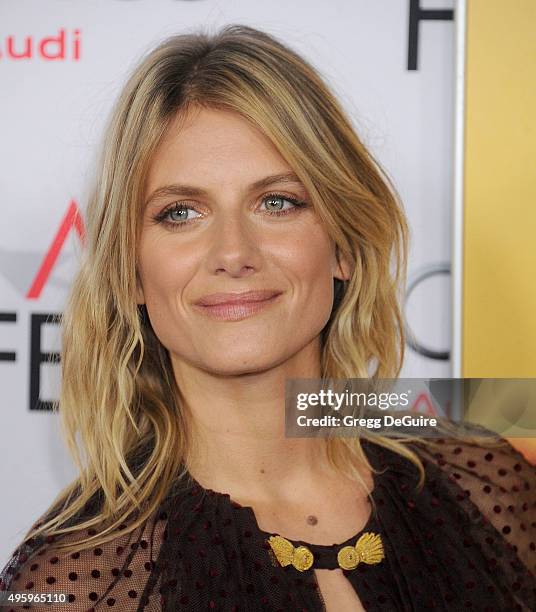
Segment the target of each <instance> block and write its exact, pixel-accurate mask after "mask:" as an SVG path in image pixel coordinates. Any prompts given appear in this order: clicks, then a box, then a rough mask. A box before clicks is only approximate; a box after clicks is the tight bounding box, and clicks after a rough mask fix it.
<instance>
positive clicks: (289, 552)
mask: <svg viewBox="0 0 536 612" xmlns="http://www.w3.org/2000/svg"><path fill="white" fill-rule="evenodd" d="M267 541H268V543H269V544H270V547H271V549H272V551H273V553H274V555H275V558H276V559H277V561H278V562H279V564H280V565H281V566H282V567H286V566H287V565H292V566H293V567H295V568H296V569H297V570H299V571H300V572H304V571H306V570H308V569H309V568H311V567H312V566H313V563H314V555H313V553H312V552H311V550H310V549H309V548H307V546H297V547H295V546H294V545H293V544H292V542H289V541H288V540H287V539H286V538H284V537H283V536H280V535H272V536H270V537H269V538H268V540H267ZM384 558H385V553H384V550H383V542H382V539H381V536H380V535H379V534H377V533H372V532H369V531H367V532H365V533H363V534H362V535H361V536H360V537H359V539H358V540H357V542H356V543H355V544H354V546H343V547H342V548H341V549H340V550H339V552H338V554H337V561H338V563H339V566H340V567H342V569H345V570H353V569H355V568H356V567H357V566H358V565H359V563H367V564H368V565H374V564H376V563H380V561H381V560H382V559H384Z"/></svg>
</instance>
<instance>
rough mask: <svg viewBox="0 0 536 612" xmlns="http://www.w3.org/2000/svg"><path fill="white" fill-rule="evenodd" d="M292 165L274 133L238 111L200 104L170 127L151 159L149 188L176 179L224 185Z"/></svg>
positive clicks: (178, 118) (175, 120)
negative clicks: (273, 139) (279, 148)
mask: <svg viewBox="0 0 536 612" xmlns="http://www.w3.org/2000/svg"><path fill="white" fill-rule="evenodd" d="M289 170H290V167H289V166H288V164H287V163H286V161H285V160H284V158H283V157H282V156H281V155H280V153H279V152H278V151H277V149H276V147H275V145H274V144H273V143H272V142H271V141H270V140H269V138H268V137H267V136H265V135H264V134H263V133H262V132H261V131H260V130H259V129H258V128H256V127H255V126H253V125H252V124H251V123H249V122H248V121H247V120H246V119H244V118H243V117H241V116H240V115H239V114H238V113H233V112H230V111H225V110H216V109H207V108H199V107H197V108H195V109H192V110H190V111H189V112H188V113H187V114H185V115H177V116H176V117H175V118H174V119H173V120H172V122H171V123H170V125H169V126H168V129H167V131H166V133H165V134H164V137H163V139H162V141H161V142H160V144H159V146H158V148H157V150H156V152H155V155H154V157H153V159H152V160H151V164H150V167H149V174H148V183H147V190H148V191H149V192H150V191H151V190H152V189H155V188H157V187H159V186H160V185H162V184H164V183H167V182H169V181H171V180H173V181H177V180H184V181H187V182H188V183H193V182H201V183H203V184H206V183H207V182H208V183H210V182H212V183H219V184H220V185H221V184H226V183H229V182H231V181H235V180H243V181H249V180H250V179H255V178H258V176H259V175H260V174H263V173H274V172H285V171H289Z"/></svg>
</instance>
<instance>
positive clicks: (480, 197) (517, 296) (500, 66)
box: [462, 0, 536, 378]
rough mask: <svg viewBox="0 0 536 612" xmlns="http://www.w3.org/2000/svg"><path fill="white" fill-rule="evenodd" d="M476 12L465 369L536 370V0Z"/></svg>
mask: <svg viewBox="0 0 536 612" xmlns="http://www.w3.org/2000/svg"><path fill="white" fill-rule="evenodd" d="M467 11H468V14H467V65H466V70H467V73H466V143H465V218H464V284H463V293H464V300H463V339H462V347H463V349H462V350H463V353H462V369H463V376H465V377H512V378H514V377H519V378H522V377H536V119H535V117H536V35H535V32H536V1H535V0H508V1H507V2H505V1H504V0H468V2H467Z"/></svg>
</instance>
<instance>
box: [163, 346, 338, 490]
mask: <svg viewBox="0 0 536 612" xmlns="http://www.w3.org/2000/svg"><path fill="white" fill-rule="evenodd" d="M172 363H173V370H174V374H175V378H176V380H177V384H178V387H179V389H180V391H181V401H182V403H183V404H184V405H185V406H186V408H187V411H188V414H189V416H190V423H191V427H190V431H189V434H190V448H191V450H190V455H189V457H188V459H187V467H188V470H189V472H190V474H191V475H192V476H193V478H195V479H196V480H197V481H198V482H199V483H200V484H201V485H202V486H203V487H205V488H209V489H213V490H215V491H219V492H229V493H230V494H231V497H232V498H233V499H236V500H238V499H257V500H260V501H267V500H270V499H272V500H273V499H274V498H283V497H285V496H291V495H292V494H293V492H295V491H296V490H303V489H304V488H305V489H311V488H314V486H315V483H318V484H319V486H321V484H320V483H322V482H324V481H325V475H326V473H329V471H330V469H329V467H328V462H327V456H326V444H325V442H326V441H325V439H323V438H286V437H285V380H286V379H287V378H319V377H320V347H319V343H318V342H312V343H311V344H309V345H308V346H306V347H305V348H304V349H303V350H302V351H301V352H300V353H298V354H296V355H295V356H293V357H292V358H291V359H289V360H287V361H285V362H284V363H282V364H280V365H277V366H276V367H273V368H270V369H267V370H265V371H262V372H251V373H247V374H238V375H234V376H221V375H218V374H214V373H213V372H207V371H205V370H201V369H199V368H196V367H194V366H192V365H191V364H187V363H185V362H184V361H178V360H176V359H174V358H173V357H172Z"/></svg>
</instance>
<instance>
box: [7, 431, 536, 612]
mask: <svg viewBox="0 0 536 612" xmlns="http://www.w3.org/2000/svg"><path fill="white" fill-rule="evenodd" d="M440 444H441V452H435V451H430V450H428V449H427V447H426V446H425V445H424V444H422V443H421V442H414V443H412V444H411V447H412V448H413V449H414V450H415V451H417V453H418V454H419V455H420V457H421V459H422V460H423V461H424V465H425V469H426V484H425V486H424V488H423V489H422V491H421V492H420V493H419V494H417V493H416V492H415V488H414V485H415V483H416V482H417V477H418V473H417V470H416V468H415V466H414V465H413V464H412V463H411V462H409V461H408V460H406V459H405V458H403V457H401V456H400V455H398V454H396V453H394V452H392V451H390V450H386V449H383V448H382V447H380V446H379V445H377V444H374V443H372V442H369V441H367V440H364V441H363V448H364V450H365V452H366V453H367V456H368V458H369V460H370V461H371V463H372V465H373V466H374V467H376V468H379V469H381V470H382V473H380V474H377V475H374V490H373V493H372V496H373V499H374V501H375V506H376V512H374V511H373V513H372V515H371V517H370V519H369V521H368V523H367V525H366V526H365V527H364V529H363V530H362V532H359V533H358V534H355V536H353V537H352V538H349V539H348V540H347V541H346V542H338V543H334V544H333V546H319V545H315V544H311V543H307V542H298V541H295V540H294V541H291V542H292V544H294V546H296V547H297V546H299V545H305V546H307V547H308V548H309V549H310V551H311V552H312V553H313V555H314V559H315V561H314V565H313V567H312V568H311V569H308V570H305V571H299V570H298V569H296V568H295V567H294V566H292V565H287V566H286V567H282V566H281V565H280V564H279V563H278V562H277V559H276V558H275V556H274V555H273V553H272V551H271V548H270V545H269V544H268V542H267V539H268V537H269V536H270V535H272V534H268V533H266V532H264V531H262V530H261V529H259V527H258V524H257V521H256V518H255V513H254V511H253V509H252V508H250V507H246V506H241V505H240V504H238V503H235V502H234V501H233V500H231V498H230V497H229V495H227V494H225V493H219V492H215V491H212V490H208V489H204V488H203V487H201V486H200V485H199V483H197V482H196V481H195V480H193V479H191V478H190V479H188V481H187V480H186V479H184V481H182V482H180V483H177V486H176V487H175V488H174V489H173V491H171V492H170V493H169V495H168V497H167V499H166V501H165V503H163V504H162V506H161V507H160V509H159V511H158V513H157V514H155V515H154V517H153V518H152V519H151V520H150V521H147V523H146V524H144V525H143V527H142V528H139V529H138V530H136V531H134V532H133V533H131V534H128V535H126V536H124V535H123V536H121V535H119V536H117V538H116V539H115V540H114V541H113V542H110V543H106V544H105V545H101V546H97V547H95V548H92V549H89V550H85V551H82V552H80V553H68V554H65V553H62V552H61V551H59V552H58V551H56V552H54V550H53V548H52V546H53V544H54V542H53V541H50V538H49V539H48V541H47V540H44V539H43V538H41V539H40V540H38V541H34V542H32V543H31V544H30V545H23V546H19V547H18V548H17V550H16V551H15V552H14V553H13V557H12V559H11V560H10V562H9V563H8V565H7V566H6V567H5V568H4V570H3V572H2V573H1V574H0V589H3V590H8V589H9V590H11V591H18V592H25V593H28V592H35V593H51V592H63V593H68V594H69V602H70V603H68V604H66V605H63V606H57V607H56V608H54V609H58V610H64V611H65V612H79V611H80V612H82V611H86V610H99V611H101V610H109V609H116V610H120V611H121V612H130V611H134V610H149V611H155V610H166V611H170V612H171V611H176V610H190V611H205V610H218V611H225V612H227V611H231V610H232V611H240V612H242V611H244V612H245V611H247V612H257V611H263V610H265V611H270V612H275V611H281V612H288V611H294V610H296V611H308V612H317V611H321V610H325V609H326V608H325V606H324V602H323V599H322V594H321V592H320V589H319V587H318V583H317V581H316V576H315V572H314V569H315V568H327V569H334V568H338V567H339V565H338V563H337V553H338V551H339V550H340V548H341V547H343V546H348V545H350V546H351V545H354V544H355V543H356V541H357V539H358V538H359V536H360V535H362V533H364V532H372V533H375V534H380V536H381V539H382V541H383V547H384V554H385V558H384V559H383V560H382V561H381V562H380V563H377V564H374V565H368V564H365V563H359V564H358V565H357V567H356V568H355V569H353V570H343V573H344V575H345V576H346V578H347V579H348V580H349V581H350V583H351V585H352V587H353V588H354V589H355V591H356V592H357V594H358V596H359V598H360V600H361V601H362V603H363V606H364V607H365V609H366V610H367V611H369V612H379V611H383V612H385V611H388V612H389V611H398V610H403V611H408V612H409V611H418V612H420V611H422V610H448V611H453V612H459V611H462V610H470V611H472V612H477V611H479V612H484V611H489V612H502V611H503V612H513V611H515V610H522V611H535V610H536V578H535V573H536V470H535V468H534V466H532V465H531V464H530V463H529V462H528V461H527V460H526V459H525V458H524V457H523V455H522V454H521V453H519V452H518V451H517V450H516V449H514V448H513V447H512V446H511V445H510V444H509V443H508V442H506V441H505V442H504V446H503V447H502V448H499V449H492V450H489V449H486V448H483V447H479V446H476V445H473V444H471V443H469V442H467V441H459V440H457V441H456V440H450V439H442V440H441V441H440ZM93 533H94V532H93V531H91V530H90V531H89V534H90V535H91V534H93ZM280 535H282V536H285V534H280ZM60 537H61V536H60ZM63 537H65V536H63ZM69 538H70V539H72V540H76V539H78V538H79V536H78V538H76V537H73V536H69ZM65 539H67V538H65ZM26 608H28V609H30V606H26ZM5 609H7V610H9V609H13V610H21V609H23V608H21V607H18V608H10V607H9V606H8V607H7V608H5ZM31 609H33V610H50V609H51V608H50V607H48V606H44V605H43V604H39V605H32V606H31Z"/></svg>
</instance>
